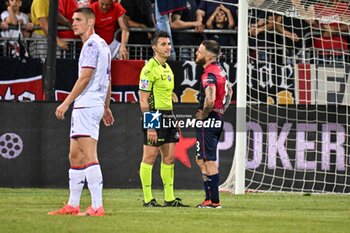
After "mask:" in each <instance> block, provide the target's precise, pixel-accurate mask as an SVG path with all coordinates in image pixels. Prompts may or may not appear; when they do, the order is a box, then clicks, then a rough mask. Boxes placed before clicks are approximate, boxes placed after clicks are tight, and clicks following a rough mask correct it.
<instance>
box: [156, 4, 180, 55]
mask: <svg viewBox="0 0 350 233" xmlns="http://www.w3.org/2000/svg"><path fill="white" fill-rule="evenodd" d="M154 3H155V5H154V7H155V8H154V12H155V17H156V29H157V31H166V32H167V33H168V34H169V36H170V41H171V44H172V45H174V43H173V38H172V34H171V27H170V21H169V16H168V13H170V12H173V11H175V10H182V9H185V0H172V1H160V0H155V2H154ZM175 59H176V54H175V49H174V46H171V56H170V57H169V58H168V60H175Z"/></svg>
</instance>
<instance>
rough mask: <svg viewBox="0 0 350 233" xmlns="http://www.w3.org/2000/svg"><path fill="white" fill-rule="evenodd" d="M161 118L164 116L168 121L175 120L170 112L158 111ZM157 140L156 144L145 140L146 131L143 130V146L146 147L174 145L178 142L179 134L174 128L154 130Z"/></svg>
mask: <svg viewBox="0 0 350 233" xmlns="http://www.w3.org/2000/svg"><path fill="white" fill-rule="evenodd" d="M160 112H161V113H162V115H163V117H164V116H165V115H166V116H168V119H170V118H171V120H175V115H174V114H173V112H172V111H160ZM156 132H157V137H158V140H157V142H156V143H152V142H150V141H148V138H147V129H143V144H144V145H146V146H156V147H158V146H161V145H163V144H165V143H175V142H179V139H180V133H179V130H178V128H176V127H167V128H160V129H156Z"/></svg>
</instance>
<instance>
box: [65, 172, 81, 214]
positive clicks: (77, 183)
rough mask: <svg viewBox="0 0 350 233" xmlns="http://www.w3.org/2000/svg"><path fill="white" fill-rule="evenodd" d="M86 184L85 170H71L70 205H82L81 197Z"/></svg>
mask: <svg viewBox="0 0 350 233" xmlns="http://www.w3.org/2000/svg"><path fill="white" fill-rule="evenodd" d="M84 184H85V172H84V170H76V169H72V168H71V169H69V191H70V195H69V201H68V205H71V206H73V207H78V206H79V205H80V197H81V193H82V191H83V188H84Z"/></svg>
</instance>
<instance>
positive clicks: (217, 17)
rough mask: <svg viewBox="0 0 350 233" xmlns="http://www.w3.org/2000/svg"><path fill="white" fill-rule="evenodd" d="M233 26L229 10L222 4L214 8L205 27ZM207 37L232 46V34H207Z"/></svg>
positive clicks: (222, 27)
mask: <svg viewBox="0 0 350 233" xmlns="http://www.w3.org/2000/svg"><path fill="white" fill-rule="evenodd" d="M234 26H235V23H234V20H233V16H232V13H231V11H230V10H229V9H228V8H227V7H225V6H224V5H220V6H218V7H217V8H216V10H215V11H214V13H213V14H212V15H211V16H210V17H209V18H208V20H207V23H206V24H205V27H206V28H208V29H218V30H220V29H233V28H234ZM207 37H208V39H210V40H215V41H216V42H218V43H219V44H220V45H221V46H232V45H234V44H233V36H232V35H230V34H208V35H207Z"/></svg>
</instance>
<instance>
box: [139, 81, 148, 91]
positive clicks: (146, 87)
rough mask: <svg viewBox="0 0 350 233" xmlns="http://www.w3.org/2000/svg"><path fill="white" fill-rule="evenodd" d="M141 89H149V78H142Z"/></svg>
mask: <svg viewBox="0 0 350 233" xmlns="http://www.w3.org/2000/svg"><path fill="white" fill-rule="evenodd" d="M140 82H141V83H140V89H149V80H145V79H141V81H140Z"/></svg>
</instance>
